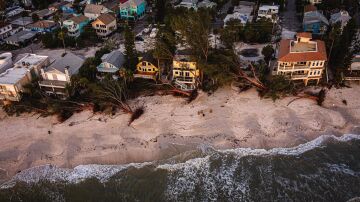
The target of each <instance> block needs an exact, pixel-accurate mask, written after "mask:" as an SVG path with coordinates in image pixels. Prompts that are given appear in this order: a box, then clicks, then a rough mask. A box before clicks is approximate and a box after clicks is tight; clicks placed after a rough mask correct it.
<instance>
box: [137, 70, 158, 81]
mask: <svg viewBox="0 0 360 202" xmlns="http://www.w3.org/2000/svg"><path fill="white" fill-rule="evenodd" d="M156 76H157V73H156V72H154V73H150V72H139V71H136V73H135V74H134V78H142V79H152V80H156Z"/></svg>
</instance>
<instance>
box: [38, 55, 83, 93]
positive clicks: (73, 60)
mask: <svg viewBox="0 0 360 202" xmlns="http://www.w3.org/2000/svg"><path fill="white" fill-rule="evenodd" d="M84 62H85V59H84V58H82V57H80V56H77V55H75V54H73V53H71V52H68V53H65V54H64V55H63V56H62V57H61V58H59V59H57V60H56V61H55V62H54V63H53V64H51V65H50V66H49V67H47V68H42V69H41V78H42V81H39V86H40V88H41V89H42V90H44V91H45V92H46V93H48V94H54V95H60V96H64V97H65V96H66V95H67V92H66V86H67V84H69V83H70V82H71V76H72V75H74V74H77V73H78V71H79V69H80V67H81V66H82V65H83V64H84Z"/></svg>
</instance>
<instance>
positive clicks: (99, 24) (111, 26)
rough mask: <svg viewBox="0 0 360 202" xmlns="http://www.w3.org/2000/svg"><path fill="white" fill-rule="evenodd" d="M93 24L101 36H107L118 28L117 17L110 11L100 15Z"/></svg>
mask: <svg viewBox="0 0 360 202" xmlns="http://www.w3.org/2000/svg"><path fill="white" fill-rule="evenodd" d="M91 25H92V27H93V28H94V29H95V30H96V34H97V35H98V36H99V37H107V36H109V35H110V34H111V33H113V32H114V31H116V29H117V24H116V18H115V17H114V16H113V15H111V14H108V13H105V14H102V15H100V16H99V17H98V18H97V19H96V20H95V21H94V22H92V23H91Z"/></svg>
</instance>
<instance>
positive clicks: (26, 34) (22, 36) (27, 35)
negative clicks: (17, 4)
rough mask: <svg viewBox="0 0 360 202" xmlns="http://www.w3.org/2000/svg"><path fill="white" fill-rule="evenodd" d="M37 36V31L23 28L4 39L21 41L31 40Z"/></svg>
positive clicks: (15, 41)
mask: <svg viewBox="0 0 360 202" xmlns="http://www.w3.org/2000/svg"><path fill="white" fill-rule="evenodd" d="M35 36H36V32H33V31H27V30H23V31H20V32H18V33H16V34H13V35H11V36H10V37H8V38H6V39H4V41H8V42H12V43H20V42H23V41H26V40H29V39H31V38H33V37H35Z"/></svg>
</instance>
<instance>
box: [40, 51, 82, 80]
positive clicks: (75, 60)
mask: <svg viewBox="0 0 360 202" xmlns="http://www.w3.org/2000/svg"><path fill="white" fill-rule="evenodd" d="M84 62H85V59H84V58H82V57H80V56H77V55H75V54H73V53H71V52H67V53H66V54H65V55H64V56H62V57H61V58H59V59H57V60H55V62H54V63H52V64H51V65H50V67H49V68H48V69H47V71H51V69H56V70H58V71H60V72H62V73H65V69H68V71H69V74H70V75H73V74H76V73H77V72H78V71H79V69H80V67H81V66H82V65H83V64H84Z"/></svg>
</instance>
